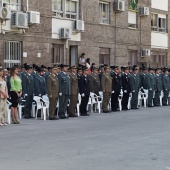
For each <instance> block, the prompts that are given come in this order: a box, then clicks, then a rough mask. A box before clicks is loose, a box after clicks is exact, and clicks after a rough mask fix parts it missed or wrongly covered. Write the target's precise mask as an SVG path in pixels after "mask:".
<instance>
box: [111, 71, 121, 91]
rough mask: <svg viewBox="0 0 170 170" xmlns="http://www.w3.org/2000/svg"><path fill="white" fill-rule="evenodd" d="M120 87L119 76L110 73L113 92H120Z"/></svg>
mask: <svg viewBox="0 0 170 170" xmlns="http://www.w3.org/2000/svg"><path fill="white" fill-rule="evenodd" d="M120 89H121V77H120V76H119V75H118V74H116V73H115V72H113V74H112V91H114V92H115V93H120Z"/></svg>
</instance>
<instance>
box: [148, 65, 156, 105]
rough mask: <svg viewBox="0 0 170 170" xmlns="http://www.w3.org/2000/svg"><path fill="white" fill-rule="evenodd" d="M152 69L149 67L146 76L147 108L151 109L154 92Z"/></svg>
mask: <svg viewBox="0 0 170 170" xmlns="http://www.w3.org/2000/svg"><path fill="white" fill-rule="evenodd" d="M153 72H154V68H152V67H150V68H149V69H148V75H147V87H148V107H153V104H152V103H153V97H154V91H155V78H154V75H153Z"/></svg>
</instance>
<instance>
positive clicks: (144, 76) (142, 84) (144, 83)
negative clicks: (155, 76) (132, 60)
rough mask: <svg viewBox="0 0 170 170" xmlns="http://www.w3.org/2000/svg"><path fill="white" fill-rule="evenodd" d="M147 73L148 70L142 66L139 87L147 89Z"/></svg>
mask: <svg viewBox="0 0 170 170" xmlns="http://www.w3.org/2000/svg"><path fill="white" fill-rule="evenodd" d="M147 74H148V70H147V68H146V67H143V68H142V72H141V73H140V87H141V89H145V90H147V89H148V88H147Z"/></svg>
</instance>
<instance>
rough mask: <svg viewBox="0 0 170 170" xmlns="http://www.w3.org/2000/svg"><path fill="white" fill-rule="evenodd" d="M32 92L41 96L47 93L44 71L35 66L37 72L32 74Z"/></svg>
mask: <svg viewBox="0 0 170 170" xmlns="http://www.w3.org/2000/svg"><path fill="white" fill-rule="evenodd" d="M34 94H35V96H39V97H42V96H43V95H46V94H47V90H46V82H45V78H44V71H43V69H42V68H40V67H38V68H37V74H36V75H35V76H34Z"/></svg>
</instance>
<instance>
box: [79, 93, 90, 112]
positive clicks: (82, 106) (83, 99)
mask: <svg viewBox="0 0 170 170" xmlns="http://www.w3.org/2000/svg"><path fill="white" fill-rule="evenodd" d="M88 101H89V95H85V96H84V97H81V104H80V113H81V115H84V114H87V104H88Z"/></svg>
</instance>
